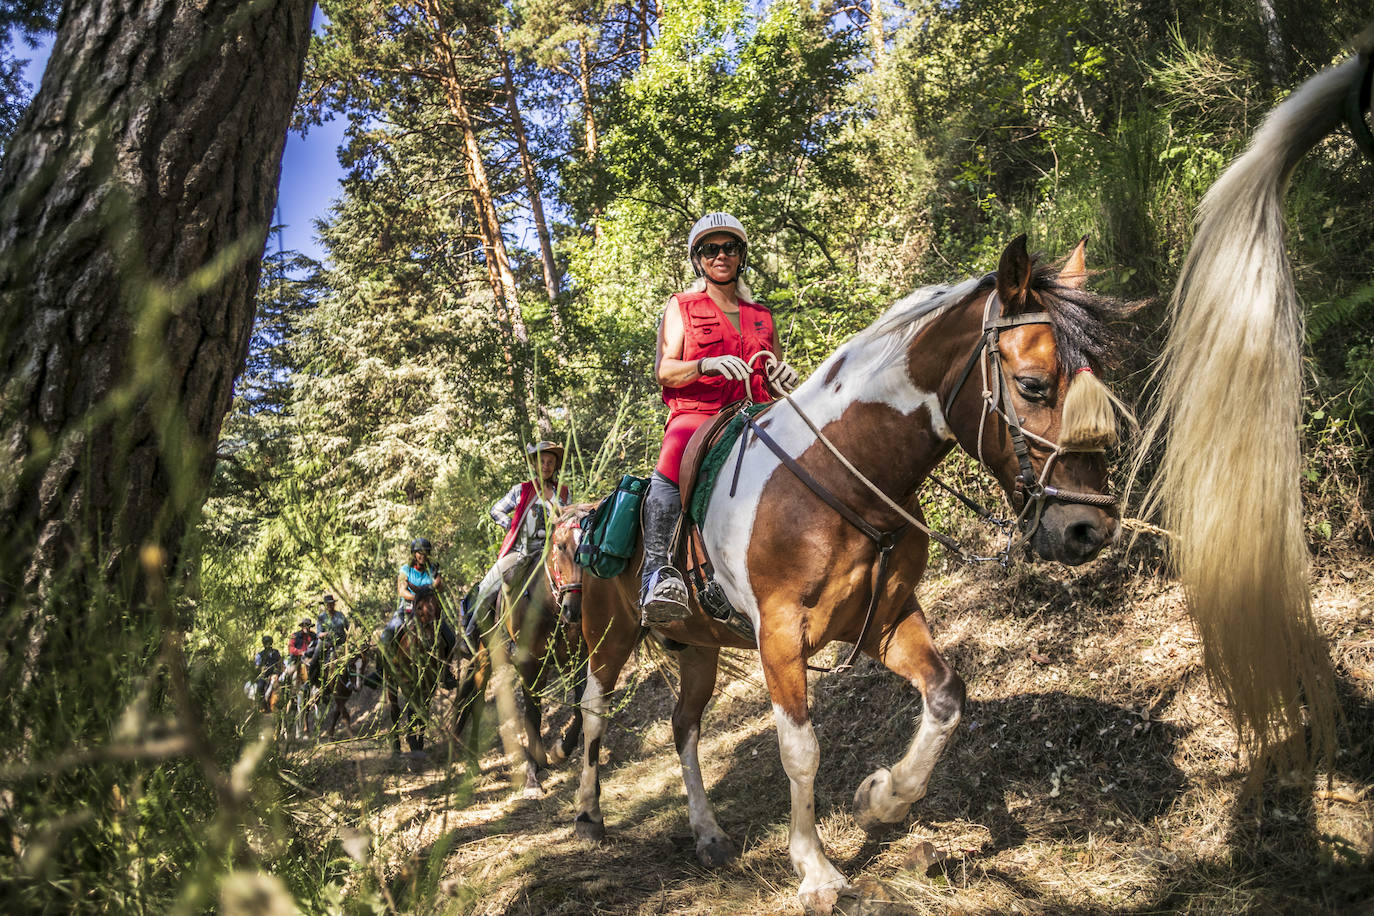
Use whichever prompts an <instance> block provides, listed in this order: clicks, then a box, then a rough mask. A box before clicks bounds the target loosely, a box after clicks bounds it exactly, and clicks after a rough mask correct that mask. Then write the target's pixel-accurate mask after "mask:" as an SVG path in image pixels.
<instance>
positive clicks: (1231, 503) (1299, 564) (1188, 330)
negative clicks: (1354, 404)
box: [1135, 28, 1374, 776]
mask: <svg viewBox="0 0 1374 916" xmlns="http://www.w3.org/2000/svg"><path fill="white" fill-rule="evenodd" d="M1358 44H1360V45H1362V47H1361V51H1362V53H1361V55H1360V56H1358V57H1354V58H1351V59H1349V60H1347V61H1345V62H1344V63H1342V64H1339V65H1337V66H1335V67H1331V68H1330V69H1327V70H1324V71H1322V72H1321V73H1318V74H1317V75H1316V76H1314V77H1312V78H1311V79H1309V80H1308V81H1307V82H1306V83H1304V84H1303V85H1302V86H1300V87H1299V88H1298V89H1297V90H1295V91H1294V92H1293V93H1292V94H1291V95H1290V96H1288V98H1287V99H1285V100H1284V102H1283V104H1281V105H1279V106H1278V107H1277V108H1275V109H1274V110H1273V111H1272V112H1270V114H1269V116H1268V117H1266V118H1265V120H1264V123H1263V124H1262V125H1261V126H1260V128H1259V130H1258V131H1257V132H1256V133H1255V136H1254V138H1253V139H1252V140H1251V142H1250V146H1249V148H1248V149H1247V150H1246V151H1245V153H1244V155H1242V156H1241V157H1240V158H1238V159H1237V160H1236V161H1235V162H1234V163H1232V164H1231V166H1230V167H1229V168H1227V170H1226V172H1225V174H1223V175H1222V176H1221V178H1219V179H1218V180H1217V182H1216V184H1214V185H1213V186H1212V187H1211V188H1210V189H1209V190H1208V192H1207V194H1206V196H1205V197H1204V198H1203V200H1202V204H1201V205H1200V206H1199V208H1198V217H1197V234H1196V235H1195V236H1194V239H1193V244H1192V247H1191V249H1190V250H1189V252H1188V257H1187V260H1186V261H1185V263H1184V265H1183V271H1182V273H1181V274H1180V276H1179V280H1178V286H1177V288H1176V290H1175V292H1174V296H1173V301H1172V308H1171V315H1170V329H1169V337H1168V341H1167V343H1166V345H1165V348H1164V352H1163V353H1162V355H1161V357H1160V363H1159V370H1158V375H1159V378H1160V386H1159V387H1160V397H1159V411H1158V412H1157V413H1156V414H1155V416H1154V417H1153V418H1152V419H1151V421H1150V422H1149V424H1148V425H1147V427H1146V435H1145V437H1144V439H1143V442H1142V445H1141V447H1140V449H1139V451H1138V456H1137V459H1136V462H1135V471H1136V472H1139V470H1140V469H1141V467H1142V466H1143V465H1144V464H1145V462H1146V460H1147V458H1148V455H1149V449H1150V446H1151V444H1152V443H1153V442H1154V441H1156V440H1158V439H1161V438H1162V439H1165V440H1166V448H1165V450H1164V457H1163V460H1162V461H1161V463H1160V467H1159V472H1158V474H1157V475H1156V477H1155V479H1154V482H1153V484H1152V485H1151V488H1150V493H1151V500H1150V502H1151V504H1152V505H1155V504H1157V505H1159V506H1160V507H1162V509H1163V520H1164V524H1165V526H1166V527H1167V528H1168V529H1169V530H1170V531H1172V532H1173V533H1174V534H1176V535H1177V537H1176V538H1175V539H1174V540H1173V541H1172V542H1171V543H1170V550H1171V554H1172V556H1173V559H1174V562H1175V564H1176V566H1177V568H1178V573H1179V578H1180V579H1181V580H1182V582H1183V585H1184V594H1185V596H1186V597H1187V601H1188V608H1189V611H1190V613H1191V614H1192V616H1193V620H1194V621H1195V622H1196V624H1197V628H1198V635H1199V636H1200V637H1201V638H1202V645H1203V660H1204V662H1205V664H1206V667H1207V671H1208V674H1209V675H1210V676H1211V679H1212V681H1213V683H1215V684H1216V685H1218V686H1219V687H1220V689H1221V691H1222V693H1223V694H1224V695H1225V698H1226V701H1227V708H1228V711H1229V712H1230V715H1231V717H1232V720H1233V722H1234V723H1235V725H1236V727H1237V729H1238V730H1239V732H1240V734H1241V736H1242V738H1243V739H1244V741H1245V744H1246V746H1247V747H1248V748H1249V750H1250V752H1251V760H1252V762H1253V763H1254V764H1256V765H1255V766H1253V768H1252V775H1254V776H1260V775H1262V774H1263V772H1264V771H1265V769H1266V768H1265V767H1264V766H1263V765H1262V764H1263V761H1264V760H1265V758H1270V757H1273V758H1275V762H1276V763H1278V764H1279V765H1280V766H1281V767H1284V768H1287V767H1292V766H1299V767H1308V766H1310V765H1311V759H1312V756H1313V755H1312V754H1311V753H1310V752H1312V751H1315V755H1316V756H1327V757H1328V758H1329V756H1330V755H1331V754H1332V753H1333V752H1334V750H1335V707H1336V703H1335V696H1334V676H1333V672H1332V670H1331V660H1330V657H1329V656H1328V654H1327V649H1326V646H1325V643H1324V641H1323V639H1322V637H1321V634H1320V631H1319V630H1318V628H1317V625H1316V622H1315V621H1314V619H1313V617H1312V595H1311V590H1310V587H1309V584H1308V572H1307V567H1308V562H1307V535H1306V533H1305V530H1304V528H1303V521H1302V498H1301V494H1300V492H1299V481H1300V479H1301V476H1302V470H1303V463H1302V457H1301V455H1300V453H1299V443H1298V435H1297V430H1298V428H1299V427H1300V426H1301V424H1302V418H1303V413H1302V400H1301V395H1302V390H1303V378H1302V374H1303V370H1302V349H1303V337H1304V334H1303V317H1302V306H1301V303H1300V302H1299V300H1298V296H1297V293H1296V291H1295V289H1294V285H1293V272H1292V269H1291V268H1290V266H1289V264H1288V253H1287V250H1286V248H1285V240H1284V232H1283V225H1284V207H1283V199H1284V192H1285V190H1286V189H1287V187H1288V181H1289V179H1290V178H1291V176H1292V174H1293V170H1294V169H1295V168H1296V167H1297V164H1298V162H1299V161H1300V160H1301V159H1302V157H1303V156H1304V155H1305V154H1306V153H1307V151H1308V150H1309V149H1311V148H1312V147H1313V146H1315V145H1316V144H1317V143H1318V142H1319V141H1320V140H1321V139H1322V138H1323V137H1325V136H1326V135H1327V134H1328V133H1330V132H1331V131H1332V130H1334V129H1336V128H1337V127H1338V126H1339V125H1340V124H1341V122H1342V120H1343V119H1344V120H1346V121H1347V122H1348V124H1349V127H1350V130H1351V132H1352V134H1353V135H1354V136H1355V139H1356V142H1357V143H1358V144H1359V145H1360V147H1361V148H1362V149H1364V150H1365V152H1366V153H1367V154H1368V155H1369V156H1371V157H1374V135H1371V132H1370V129H1369V127H1368V125H1367V124H1366V121H1365V114H1366V112H1368V111H1369V109H1370V97H1371V83H1372V82H1374V28H1370V29H1366V31H1365V33H1364V35H1363V36H1362V37H1361V38H1360V39H1359V41H1358ZM1166 431H1167V433H1166ZM1309 731H1310V736H1311V745H1310V746H1309V744H1308V742H1307V740H1306V739H1307V737H1308V733H1309Z"/></svg>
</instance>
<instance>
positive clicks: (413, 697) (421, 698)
mask: <svg viewBox="0 0 1374 916" xmlns="http://www.w3.org/2000/svg"><path fill="white" fill-rule="evenodd" d="M411 592H412V593H413V594H414V596H415V598H414V600H413V601H412V602H411V606H412V609H413V613H412V614H410V615H408V619H407V620H406V622H405V626H403V627H401V628H400V629H399V630H397V631H396V635H395V636H393V637H392V638H391V643H390V645H389V646H386V647H384V648H382V649H381V650H380V651H379V653H378V658H379V660H380V667H381V669H382V679H383V683H384V687H385V690H386V699H387V706H388V708H389V709H390V710H391V728H392V734H391V749H392V751H393V752H394V753H396V754H400V753H401V736H402V735H404V736H405V738H406V744H407V746H408V747H409V749H410V751H411V752H412V753H415V754H423V753H424V749H425V728H426V726H427V725H428V720H429V704H430V701H431V700H432V699H433V698H434V693H435V690H436V689H437V688H438V686H439V674H440V670H441V668H442V666H443V665H444V664H445V661H444V658H443V652H442V643H441V642H440V639H439V611H440V609H439V595H438V594H437V593H436V592H435V591H434V589H433V588H431V587H430V586H427V585H420V586H414V587H412V589H411Z"/></svg>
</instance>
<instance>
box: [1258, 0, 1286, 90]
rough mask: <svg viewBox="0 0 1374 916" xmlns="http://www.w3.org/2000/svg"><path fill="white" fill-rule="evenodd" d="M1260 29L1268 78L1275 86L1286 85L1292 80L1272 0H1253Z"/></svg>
mask: <svg viewBox="0 0 1374 916" xmlns="http://www.w3.org/2000/svg"><path fill="white" fill-rule="evenodd" d="M1255 11H1256V12H1257V13H1258V14H1259V23H1260V31H1261V32H1263V33H1264V46H1265V50H1266V51H1267V52H1268V56H1267V57H1266V58H1265V65H1266V69H1267V70H1268V71H1269V79H1270V80H1271V82H1272V83H1273V85H1275V86H1287V85H1288V84H1289V83H1290V82H1291V81H1292V80H1291V77H1290V76H1289V72H1288V55H1287V54H1286V53H1285V51H1284V47H1285V46H1284V41H1283V35H1282V34H1281V33H1280V32H1279V17H1278V14H1277V13H1276V12H1275V11H1274V3H1273V0H1255Z"/></svg>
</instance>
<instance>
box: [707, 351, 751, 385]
mask: <svg viewBox="0 0 1374 916" xmlns="http://www.w3.org/2000/svg"><path fill="white" fill-rule="evenodd" d="M697 368H698V369H700V370H701V374H702V375H723V376H725V377H726V378H728V379H730V380H731V381H735V382H742V381H745V380H746V379H748V378H749V376H750V375H751V373H750V371H749V364H748V363H746V362H745V361H744V360H742V359H740V358H739V357H738V356H707V357H705V358H704V359H700V360H698V361H697Z"/></svg>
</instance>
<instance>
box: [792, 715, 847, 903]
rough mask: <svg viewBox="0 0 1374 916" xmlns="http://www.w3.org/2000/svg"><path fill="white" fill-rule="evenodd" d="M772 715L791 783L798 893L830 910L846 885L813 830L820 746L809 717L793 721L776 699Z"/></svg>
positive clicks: (802, 897)
mask: <svg viewBox="0 0 1374 916" xmlns="http://www.w3.org/2000/svg"><path fill="white" fill-rule="evenodd" d="M773 719H774V721H776V723H777V728H778V753H779V755H780V756H781V757H782V768H783V769H784V770H786V771H787V778H788V780H789V781H790V782H791V784H792V830H791V833H790V835H789V837H788V852H789V853H790V855H791V857H792V867H793V868H794V869H796V872H797V875H798V876H799V877H800V878H801V879H802V880H801V887H800V888H798V890H797V893H798V894H799V895H800V897H801V900H802V905H803V906H806V907H808V908H812V907H814V908H817V909H820V910H822V911H825V912H829V910H830V908H831V907H833V906H834V905H835V901H836V900H837V899H838V897H839V892H840V891H841V890H843V889H844V888H846V887H848V886H849V882H848V881H846V880H845V878H844V875H842V874H840V872H839V869H837V868H835V866H834V865H832V864H830V860H829V859H827V858H826V857H825V849H824V848H823V847H822V846H821V837H820V834H819V833H817V832H816V793H815V783H816V770H817V769H818V768H819V767H820V761H821V748H820V744H819V743H818V742H817V741H816V732H815V729H813V728H812V727H811V721H810V720H809V719H807V720H804V721H802V722H801V723H795V722H793V721H792V719H791V718H790V717H789V716H788V715H787V713H785V712H784V711H783V710H782V708H781V707H779V706H778V705H777V704H776V703H775V704H773Z"/></svg>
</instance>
